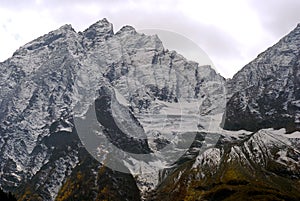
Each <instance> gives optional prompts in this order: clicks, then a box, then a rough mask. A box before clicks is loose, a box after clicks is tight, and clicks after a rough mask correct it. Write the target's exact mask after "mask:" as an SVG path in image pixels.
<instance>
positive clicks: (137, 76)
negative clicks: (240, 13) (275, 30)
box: [0, 19, 300, 200]
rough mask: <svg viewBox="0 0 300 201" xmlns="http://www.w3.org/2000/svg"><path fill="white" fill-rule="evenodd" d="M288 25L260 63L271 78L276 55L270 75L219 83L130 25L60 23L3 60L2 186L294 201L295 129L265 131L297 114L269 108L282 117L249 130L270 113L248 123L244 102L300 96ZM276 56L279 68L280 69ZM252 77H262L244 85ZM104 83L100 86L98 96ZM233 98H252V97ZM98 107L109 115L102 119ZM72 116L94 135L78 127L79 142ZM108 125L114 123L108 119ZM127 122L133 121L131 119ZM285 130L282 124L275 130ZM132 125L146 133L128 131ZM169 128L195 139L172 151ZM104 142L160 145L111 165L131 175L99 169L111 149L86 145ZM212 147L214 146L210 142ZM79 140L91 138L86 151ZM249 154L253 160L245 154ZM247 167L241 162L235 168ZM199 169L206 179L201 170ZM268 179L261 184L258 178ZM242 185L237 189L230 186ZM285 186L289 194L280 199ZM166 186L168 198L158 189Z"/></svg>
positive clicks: (35, 194) (33, 194) (47, 194)
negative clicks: (147, 160) (147, 161)
mask: <svg viewBox="0 0 300 201" xmlns="http://www.w3.org/2000/svg"><path fill="white" fill-rule="evenodd" d="M298 26H299V25H298ZM298 28H299V27H298ZM298 28H297V30H298ZM297 30H296V31H294V32H292V35H291V36H289V37H286V38H288V39H284V40H283V42H287V44H279V45H277V46H276V45H275V48H273V49H272V48H270V49H269V50H267V51H265V52H264V53H263V54H261V55H260V56H259V57H258V59H257V60H259V59H260V60H261V61H265V62H264V63H263V69H267V72H266V73H262V75H264V74H266V75H274V72H276V71H269V70H268V67H270V66H272V65H273V63H272V62H273V61H275V64H276V62H278V65H277V67H276V69H278V71H279V73H278V74H275V76H273V77H274V78H271V79H269V80H265V79H264V78H257V79H253V80H250V81H248V78H247V79H244V77H245V76H246V77H247V75H246V74H247V73H244V71H245V69H244V70H243V71H241V72H239V73H238V74H237V75H236V76H235V77H234V78H233V79H232V80H230V81H229V82H227V83H225V79H224V78H223V77H222V76H220V75H219V74H218V73H216V72H215V71H214V70H213V69H212V68H211V67H209V66H203V67H201V66H199V65H198V64H197V63H195V62H190V61H187V60H186V59H185V58H184V57H183V56H181V55H179V54H177V53H176V52H174V51H169V50H166V49H164V47H163V44H162V42H161V41H160V40H159V38H158V37H157V36H147V35H145V34H140V33H138V32H136V30H135V29H134V28H133V27H131V26H124V27H123V28H121V29H120V30H119V31H118V32H116V33H114V31H113V25H112V24H111V23H110V22H108V20H107V19H103V20H100V21H97V22H96V23H94V24H93V25H91V26H90V27H89V28H87V29H86V30H85V31H83V32H76V31H75V30H74V29H73V28H72V26H71V25H64V26H62V27H60V28H59V29H57V30H55V31H52V32H49V33H48V34H46V35H44V36H41V37H39V38H37V39H35V40H33V41H32V42H29V43H27V44H26V45H24V46H22V47H20V48H19V49H18V50H17V51H16V52H15V53H14V54H13V56H12V57H11V58H9V59H8V60H6V61H4V62H2V63H0V78H1V79H0V88H1V94H0V98H1V102H0V108H1V110H0V120H1V123H0V134H1V137H0V149H1V154H0V161H1V162H0V185H1V187H3V188H4V189H5V190H9V191H12V192H15V193H16V195H17V197H18V198H19V200H25V199H28V200H72V199H86V200H89V199H90V200H103V199H111V200H120V199H122V200H141V199H149V200H153V199H154V200H160V199H162V198H163V199H165V200H168V199H169V200H172V199H173V200H174V199H175V198H176V199H177V200H180V199H187V200H188V199H190V200H193V199H194V200H195V199H197V198H199V199H200V198H201V199H204V200H209V199H212V198H214V196H215V198H216V199H219V198H220V197H219V196H220V195H221V194H222V192H223V193H224V194H225V195H227V198H228V199H229V198H230V197H231V198H232V199H233V198H235V197H236V196H239V195H240V196H244V197H245V198H246V197H247V196H249V192H256V194H257V195H256V196H257V197H256V198H261V196H265V197H266V198H270V199H271V198H274V199H275V198H276V197H277V198H276V199H288V198H291V199H297V198H299V195H298V194H299V192H298V191H297V186H298V185H299V177H300V175H299V172H297V168H299V164H300V163H299V160H300V154H299V152H298V150H297V149H296V147H298V145H299V144H298V143H299V141H298V138H300V137H299V136H298V135H297V132H295V131H296V130H297V129H296V130H295V129H291V130H289V129H288V132H293V134H292V135H283V132H284V131H283V130H282V129H281V130H279V131H275V130H265V129H263V128H266V127H268V128H270V127H276V126H274V124H276V123H277V122H278V120H280V119H281V118H282V117H283V116H284V115H294V116H296V115H297V114H298V113H291V114H290V113H289V112H290V111H292V112H293V111H296V112H297V111H298V110H293V109H290V110H279V109H278V111H279V112H278V114H279V115H278V116H276V118H275V119H272V121H271V123H270V124H268V125H267V126H265V127H263V126H256V127H255V126H254V127H253V128H252V127H250V128H249V127H246V126H247V125H253V124H255V122H259V119H267V118H268V115H265V114H266V112H260V113H259V114H258V115H256V116H254V117H253V118H252V119H251V118H248V117H249V116H250V117H251V115H248V113H247V112H249V110H245V109H244V108H247V107H248V108H249V106H248V105H250V106H252V105H253V104H256V101H257V100H259V99H257V96H254V95H259V97H261V99H262V100H264V98H265V97H269V95H270V94H271V95H272V93H273V91H276V89H278V87H279V88H280V89H282V91H284V92H286V94H287V95H289V94H291V96H287V97H285V96H283V98H282V100H283V101H282V102H278V103H280V104H279V106H274V105H272V104H271V103H272V101H270V100H276V99H274V98H273V99H272V97H273V96H270V97H271V99H267V101H261V103H257V104H258V107H256V110H258V111H260V110H261V109H260V108H263V109H264V110H265V111H269V110H272V109H275V110H276V109H277V108H282V104H284V103H286V102H287V103H288V104H287V108H289V107H290V106H289V105H290V104H291V103H294V102H293V101H297V100H299V99H300V98H299V97H297V94H300V93H298V91H297V90H299V89H298V88H299V82H298V81H297V75H298V74H299V65H298V61H299V59H298V57H295V59H294V57H293V55H292V56H291V55H289V54H292V53H291V52H294V51H295V52H296V53H297V52H298V50H299V49H300V48H299V44H300V43H298V42H299V41H300V34H298V31H297ZM299 30H300V29H299ZM297 38H298V39H299V40H298V39H297ZM285 40H286V41H285ZM289 40H291V41H289ZM293 41H294V42H293ZM293 43H294V46H293ZM278 46H279V50H280V51H281V50H282V51H283V52H284V51H285V49H284V48H283V47H285V48H287V51H286V53H287V56H286V55H284V56H281V57H282V58H283V57H284V58H285V60H284V59H283V60H282V59H280V58H279V59H277V60H272V59H271V58H272V56H274V55H275V56H277V54H279V53H280V51H279V53H278V50H276V49H277V47H278ZM289 49H291V50H290V51H291V52H290V51H289ZM270 50H271V53H268V51H270ZM282 51H281V53H282ZM273 52H274V55H273ZM281 53H280V55H281ZM290 57H292V59H291V58H290ZM267 61H268V62H267ZM283 61H284V62H286V63H284V62H283ZM280 62H283V63H280ZM279 64H280V65H281V64H284V65H282V66H283V67H284V68H283V67H281V66H280V65H279ZM248 65H249V66H250V67H251V65H252V67H253V69H254V70H253V69H252V70H251V72H253V74H255V76H256V75H260V74H259V73H261V71H260V70H261V69H260V68H258V67H259V65H256V63H255V61H254V63H253V62H252V63H250V64H248ZM255 66H256V68H254V67H255ZM245 68H246V67H245ZM247 68H248V67H247ZM274 68H275V67H274ZM290 68H291V69H295V72H296V74H295V76H294V78H295V79H293V80H290V78H289V76H288V75H290V74H288V73H287V74H285V73H280V72H287V70H286V69H290ZM246 70H247V69H246ZM255 76H254V77H255ZM298 77H299V76H298ZM276 78H282V79H283V81H282V82H281V81H280V82H278V81H277V80H276ZM285 82H288V83H292V85H293V90H290V88H289V85H285V84H282V83H285ZM249 83H250V84H249ZM257 83H261V84H260V85H258V86H256V87H257V88H256V89H253V88H251V86H252V85H257ZM225 85H226V86H227V88H228V89H229V93H226V90H227V89H226V88H225ZM250 85H251V86H250ZM286 86H287V87H286ZM103 87H104V88H105V87H106V88H107V87H108V88H109V90H105V93H103V90H102V91H101V89H103ZM252 87H253V86H252ZM297 87H298V88H297ZM111 89H114V90H111ZM270 91H271V92H272V93H269V92H270ZM258 92H259V93H258ZM226 96H230V98H226ZM99 97H100V98H99ZM101 97H102V99H101ZM103 97H108V98H107V99H105V98H103ZM241 97H244V100H247V101H248V100H250V101H249V103H248V102H247V101H246V102H245V101H243V100H241ZM274 97H276V96H274ZM93 102H95V104H94V105H91V103H93ZM273 102H274V101H273ZM251 104H252V105H251ZM295 104H296V106H297V104H298V103H297V102H296V103H295ZM264 106H266V107H267V108H264ZM91 107H92V108H93V107H95V111H96V113H97V112H98V113H97V114H96V117H97V119H95V120H96V121H94V120H93V119H87V118H84V117H85V115H87V114H88V111H90V108H91ZM176 108H177V109H176ZM195 108H197V110H196V109H195ZM257 108H258V109H257ZM283 108H284V107H283ZM297 108H298V106H297V107H296V109H297ZM225 110H226V113H225V115H223V123H224V128H226V129H228V130H223V129H222V128H219V124H221V125H222V124H223V123H222V114H223V112H224V111H225ZM92 111H93V110H92ZM103 112H106V113H107V115H101V114H103ZM158 114H159V115H158ZM250 114H251V111H250ZM259 115H260V116H259ZM178 116H181V118H178ZM257 116H259V119H258V120H257V119H255V117H257ZM74 117H76V118H82V119H83V120H85V122H87V123H85V124H84V125H83V124H82V125H81V126H82V128H81V130H82V129H83V128H84V129H85V128H86V127H84V126H85V125H90V126H91V127H92V125H94V123H95V126H96V127H95V128H97V131H94V130H91V131H89V130H88V128H86V129H87V132H86V133H88V134H89V135H90V137H93V138H92V140H91V141H85V137H86V136H87V134H85V133H84V132H82V131H81V130H80V128H79V127H78V125H77V122H76V120H75V119H74ZM242 117H245V119H243V118H242ZM247 118H248V119H247ZM110 119H113V120H110ZM113 121H114V123H115V124H111V123H109V122H113ZM243 121H244V122H243ZM132 122H136V123H137V127H132ZM149 122H150V123H149ZM253 122H254V123H253ZM96 124H97V125H96ZM262 124H265V123H264V122H262ZM277 124H278V123H277ZM232 125H233V126H232ZM245 125H246V126H245ZM285 127H286V123H285V122H283V123H282V124H281V125H280V124H279V126H277V127H276V128H285ZM134 128H135V129H134ZM296 128H297V127H296ZM241 129H246V130H250V131H253V132H249V131H245V130H241ZM230 130H231V131H230ZM232 130H233V131H232ZM234 130H239V131H234ZM135 131H139V132H137V133H135ZM170 131H172V132H170ZM141 133H144V134H145V135H146V137H147V140H145V141H140V139H139V140H136V139H135V138H134V135H135V134H137V136H139V137H140V135H139V134H141ZM170 134H172V135H170ZM174 136H175V139H176V140H178V141H179V142H182V144H184V143H185V137H186V138H187V137H188V136H193V137H194V138H192V139H194V141H192V143H191V146H190V147H189V146H188V147H184V148H182V147H180V146H178V147H176V144H175V143H173V141H174ZM182 136H183V138H180V137H182ZM292 136H295V137H292ZM297 136H298V137H297ZM106 138H108V139H109V138H111V139H114V140H115V145H116V146H117V147H119V148H120V150H123V151H124V150H125V151H126V150H127V149H128V150H127V151H129V152H130V150H131V151H132V150H134V148H139V149H140V151H142V152H143V151H147V153H158V154H157V155H156V158H155V160H154V165H152V166H151V165H149V166H140V169H139V168H138V167H139V166H138V165H136V164H140V163H139V161H138V160H137V158H135V157H133V156H130V155H129V156H130V157H129V159H124V161H125V162H126V163H125V162H124V163H123V164H122V161H121V163H120V164H118V166H120V167H121V168H123V170H124V172H130V173H131V174H125V173H120V172H118V171H115V170H111V169H109V168H107V167H105V165H106V166H108V167H111V166H110V165H114V164H111V163H110V160H109V159H110V157H112V158H113V156H111V155H109V150H110V147H109V146H108V147H106V148H102V149H101V150H100V153H101V154H99V152H94V151H97V150H96V149H95V148H97V146H98V145H99V144H96V145H97V146H96V147H93V146H94V144H95V143H96V142H97V143H98V142H100V141H103V139H106ZM253 139H255V140H253ZM270 139H272V140H270ZM176 140H175V141H176ZM270 141H271V143H270ZM282 141H283V142H284V143H282ZM210 143H211V144H212V145H214V144H216V146H213V147H210V146H211V145H210ZM83 144H84V145H85V146H84V145H83ZM133 144H134V146H132V145H133ZM87 145H91V147H90V149H89V148H87V147H88V146H87ZM277 145H278V147H276V146H277ZM168 146H171V148H172V149H171V150H172V151H173V152H172V153H171V155H172V154H173V155H179V158H178V159H177V160H176V161H172V160H171V162H173V163H172V165H167V166H166V165H165V166H164V165H162V164H163V162H164V160H163V159H164V158H167V157H170V156H169V155H164V152H159V151H160V150H163V148H164V147H168ZM251 146H252V147H251ZM255 147H256V148H255ZM264 147H265V148H264ZM149 149H150V150H151V152H148V151H149ZM186 149H187V150H186ZM176 151H178V152H176ZM88 152H89V153H88ZM112 153H114V152H112ZM251 154H252V155H257V156H258V157H257V158H258V159H261V160H260V161H257V160H255V157H254V158H253V157H250V156H251ZM116 155H118V153H116ZM121 155H122V154H121ZM92 156H93V157H92ZM170 158H172V157H170ZM96 159H97V160H96ZM229 159H230V160H231V161H232V162H230V160H229ZM126 160H127V161H126ZM130 160H131V162H130ZM151 160H152V159H151ZM228 160H229V161H228ZM112 161H114V160H112ZM132 161H133V162H132ZM220 161H223V162H222V163H220ZM135 163H136V164H135ZM245 164H248V165H247V166H245V167H243V165H245ZM270 164H271V165H270ZM261 166H262V167H261ZM143 168H145V169H143ZM207 168H208V169H207ZM293 168H296V170H294V169H293ZM212 169H213V170H215V171H211V170H212ZM200 170H205V171H204V173H205V174H206V173H207V175H206V176H205V177H202V176H201V171H200ZM208 170H209V171H208ZM247 171H250V172H253V174H254V175H255V174H257V180H259V182H257V181H255V178H251V176H249V175H248V176H245V175H247V174H245V175H244V176H243V174H242V173H243V172H247ZM149 172H150V174H146V173H149ZM189 175H191V176H190V177H189ZM199 175H200V176H199ZM220 175H221V176H220ZM222 175H223V176H224V177H222ZM289 175H290V176H289ZM265 177H269V180H267V181H265V180H264V178H265ZM283 177H287V178H285V179H284V178H283ZM240 178H242V179H240ZM174 181H175V184H176V185H175V184H174ZM280 181H284V183H285V184H288V185H289V186H293V185H296V188H294V187H292V188H291V189H290V190H289V189H287V188H285V187H284V186H282V185H279V187H274V186H272V185H274V184H272V182H273V183H275V184H279V183H280ZM190 184H191V185H190ZM240 185H241V186H243V187H241V191H240V192H239V190H238V186H240ZM255 185H257V186H260V187H262V189H261V190H260V189H259V188H256V187H255ZM232 186H235V187H232ZM68 187H70V189H68ZM231 187H232V188H233V190H230V188H231ZM244 187H245V188H244ZM228 188H229V190H228ZM268 188H272V189H271V190H270V189H268ZM170 189H173V190H171V191H170ZM176 189H177V190H176ZM298 189H299V188H298ZM180 192H182V193H181V194H180ZM183 192H185V194H184V193H183ZM274 192H276V193H275V195H274V196H273V197H272V196H271V194H272V193H274ZM291 192H292V193H294V194H295V196H294V197H293V196H290V195H289V193H291ZM178 193H179V194H178ZM167 194H170V196H169V197H166V196H167ZM297 196H298V197H297ZM171 198H172V199H171ZM221 198H222V196H221ZM221 198H220V199H221ZM222 199H225V198H222Z"/></svg>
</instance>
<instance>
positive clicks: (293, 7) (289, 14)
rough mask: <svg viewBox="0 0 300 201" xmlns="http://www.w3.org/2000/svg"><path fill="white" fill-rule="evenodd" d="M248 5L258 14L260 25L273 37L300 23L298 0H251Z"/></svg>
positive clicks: (299, 3) (299, 4) (285, 32)
mask: <svg viewBox="0 0 300 201" xmlns="http://www.w3.org/2000/svg"><path fill="white" fill-rule="evenodd" d="M249 5H250V6H252V8H253V10H254V11H255V12H257V14H258V15H259V18H260V21H261V23H262V26H263V27H264V28H265V29H266V30H267V31H268V32H269V33H270V34H272V35H274V36H275V37H282V35H284V34H287V33H288V32H289V31H291V29H293V28H294V27H296V25H297V24H298V23H300V12H299V11H300V1H299V0H285V1H282V0H265V1H260V0H253V1H249Z"/></svg>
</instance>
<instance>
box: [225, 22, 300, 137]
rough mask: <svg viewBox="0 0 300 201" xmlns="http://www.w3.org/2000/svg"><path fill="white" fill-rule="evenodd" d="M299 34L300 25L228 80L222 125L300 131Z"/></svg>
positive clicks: (234, 128) (255, 129)
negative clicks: (224, 115)
mask: <svg viewBox="0 0 300 201" xmlns="http://www.w3.org/2000/svg"><path fill="white" fill-rule="evenodd" d="M299 35H300V25H298V26H297V27H296V28H295V29H294V30H293V31H292V32H291V33H289V34H288V35H287V36H285V37H284V38H282V39H281V40H280V41H279V42H278V43H277V44H276V45H274V46H273V47H270V48H269V49H268V50H266V51H265V52H263V53H261V54H260V55H258V57H257V58H256V59H254V60H253V61H252V62H250V63H249V64H248V65H246V66H245V67H244V68H243V69H242V70H240V71H239V72H238V73H236V74H235V75H234V77H233V79H231V80H229V81H228V82H227V87H228V90H229V93H230V94H232V96H230V97H231V98H230V100H229V101H228V103H227V106H226V118H225V124H224V128H226V129H233V130H240V129H246V130H251V131H257V130H259V129H261V128H270V127H273V128H286V130H287V132H288V133H291V132H294V131H300V102H299V100H300V88H299V86H300V67H299V66H300V63H299V62H300V59H299V55H300V38H299ZM237 117H238V118H237Z"/></svg>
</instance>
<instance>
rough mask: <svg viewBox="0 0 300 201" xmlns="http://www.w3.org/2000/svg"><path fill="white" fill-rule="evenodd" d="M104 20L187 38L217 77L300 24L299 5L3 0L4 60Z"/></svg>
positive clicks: (0, 48) (279, 1)
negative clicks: (46, 38) (61, 31)
mask: <svg viewBox="0 0 300 201" xmlns="http://www.w3.org/2000/svg"><path fill="white" fill-rule="evenodd" d="M102 18H107V19H108V20H109V21H110V22H111V23H113V24H114V30H115V32H117V31H118V30H119V29H120V28H121V27H122V26H123V25H127V24H128V25H132V26H134V27H135V28H136V29H137V30H142V29H163V30H167V31H172V32H175V33H178V34H180V35H182V36H185V37H186V38H188V39H189V40H190V41H193V42H194V43H195V44H197V45H198V46H199V47H200V48H201V49H202V50H204V51H205V52H206V53H207V55H208V56H209V57H210V59H211V60H212V62H213V63H214V65H215V67H216V69H217V70H218V72H219V73H221V74H222V75H223V76H225V77H231V76H232V75H233V74H234V73H235V72H237V71H238V70H239V69H241V68H242V67H243V66H244V65H245V64H247V63H248V62H250V61H251V60H252V59H254V58H255V57H256V56H257V55H258V54H259V53H260V52H262V51H264V50H265V49H266V48H268V47H269V46H271V45H273V44H275V43H276V42H277V41H278V40H279V39H280V38H282V37H283V36H284V35H286V34H287V33H288V32H290V31H291V30H292V29H294V28H295V27H296V25H297V24H298V23H300V1H299V0H98V1H97V0H51V1H50V0H48V1H46V0H2V1H1V4H0V34H1V35H0V36H1V37H0V61H4V60H5V59H7V58H9V57H10V56H11V55H12V54H13V52H14V51H15V50H16V49H18V48H19V47H20V46H22V45H24V44H25V43H27V42H30V41H31V40H33V39H35V38H37V37H38V36H41V35H43V34H46V33H48V32H49V31H51V30H54V29H57V28H59V27H60V26H62V25H64V24H72V26H73V28H74V29H75V30H76V31H83V30H84V29H86V28H87V27H88V26H90V25H91V24H93V23H95V22H96V21H98V20H100V19H102ZM163 42H164V41H163ZM182 51H184V50H182Z"/></svg>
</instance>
